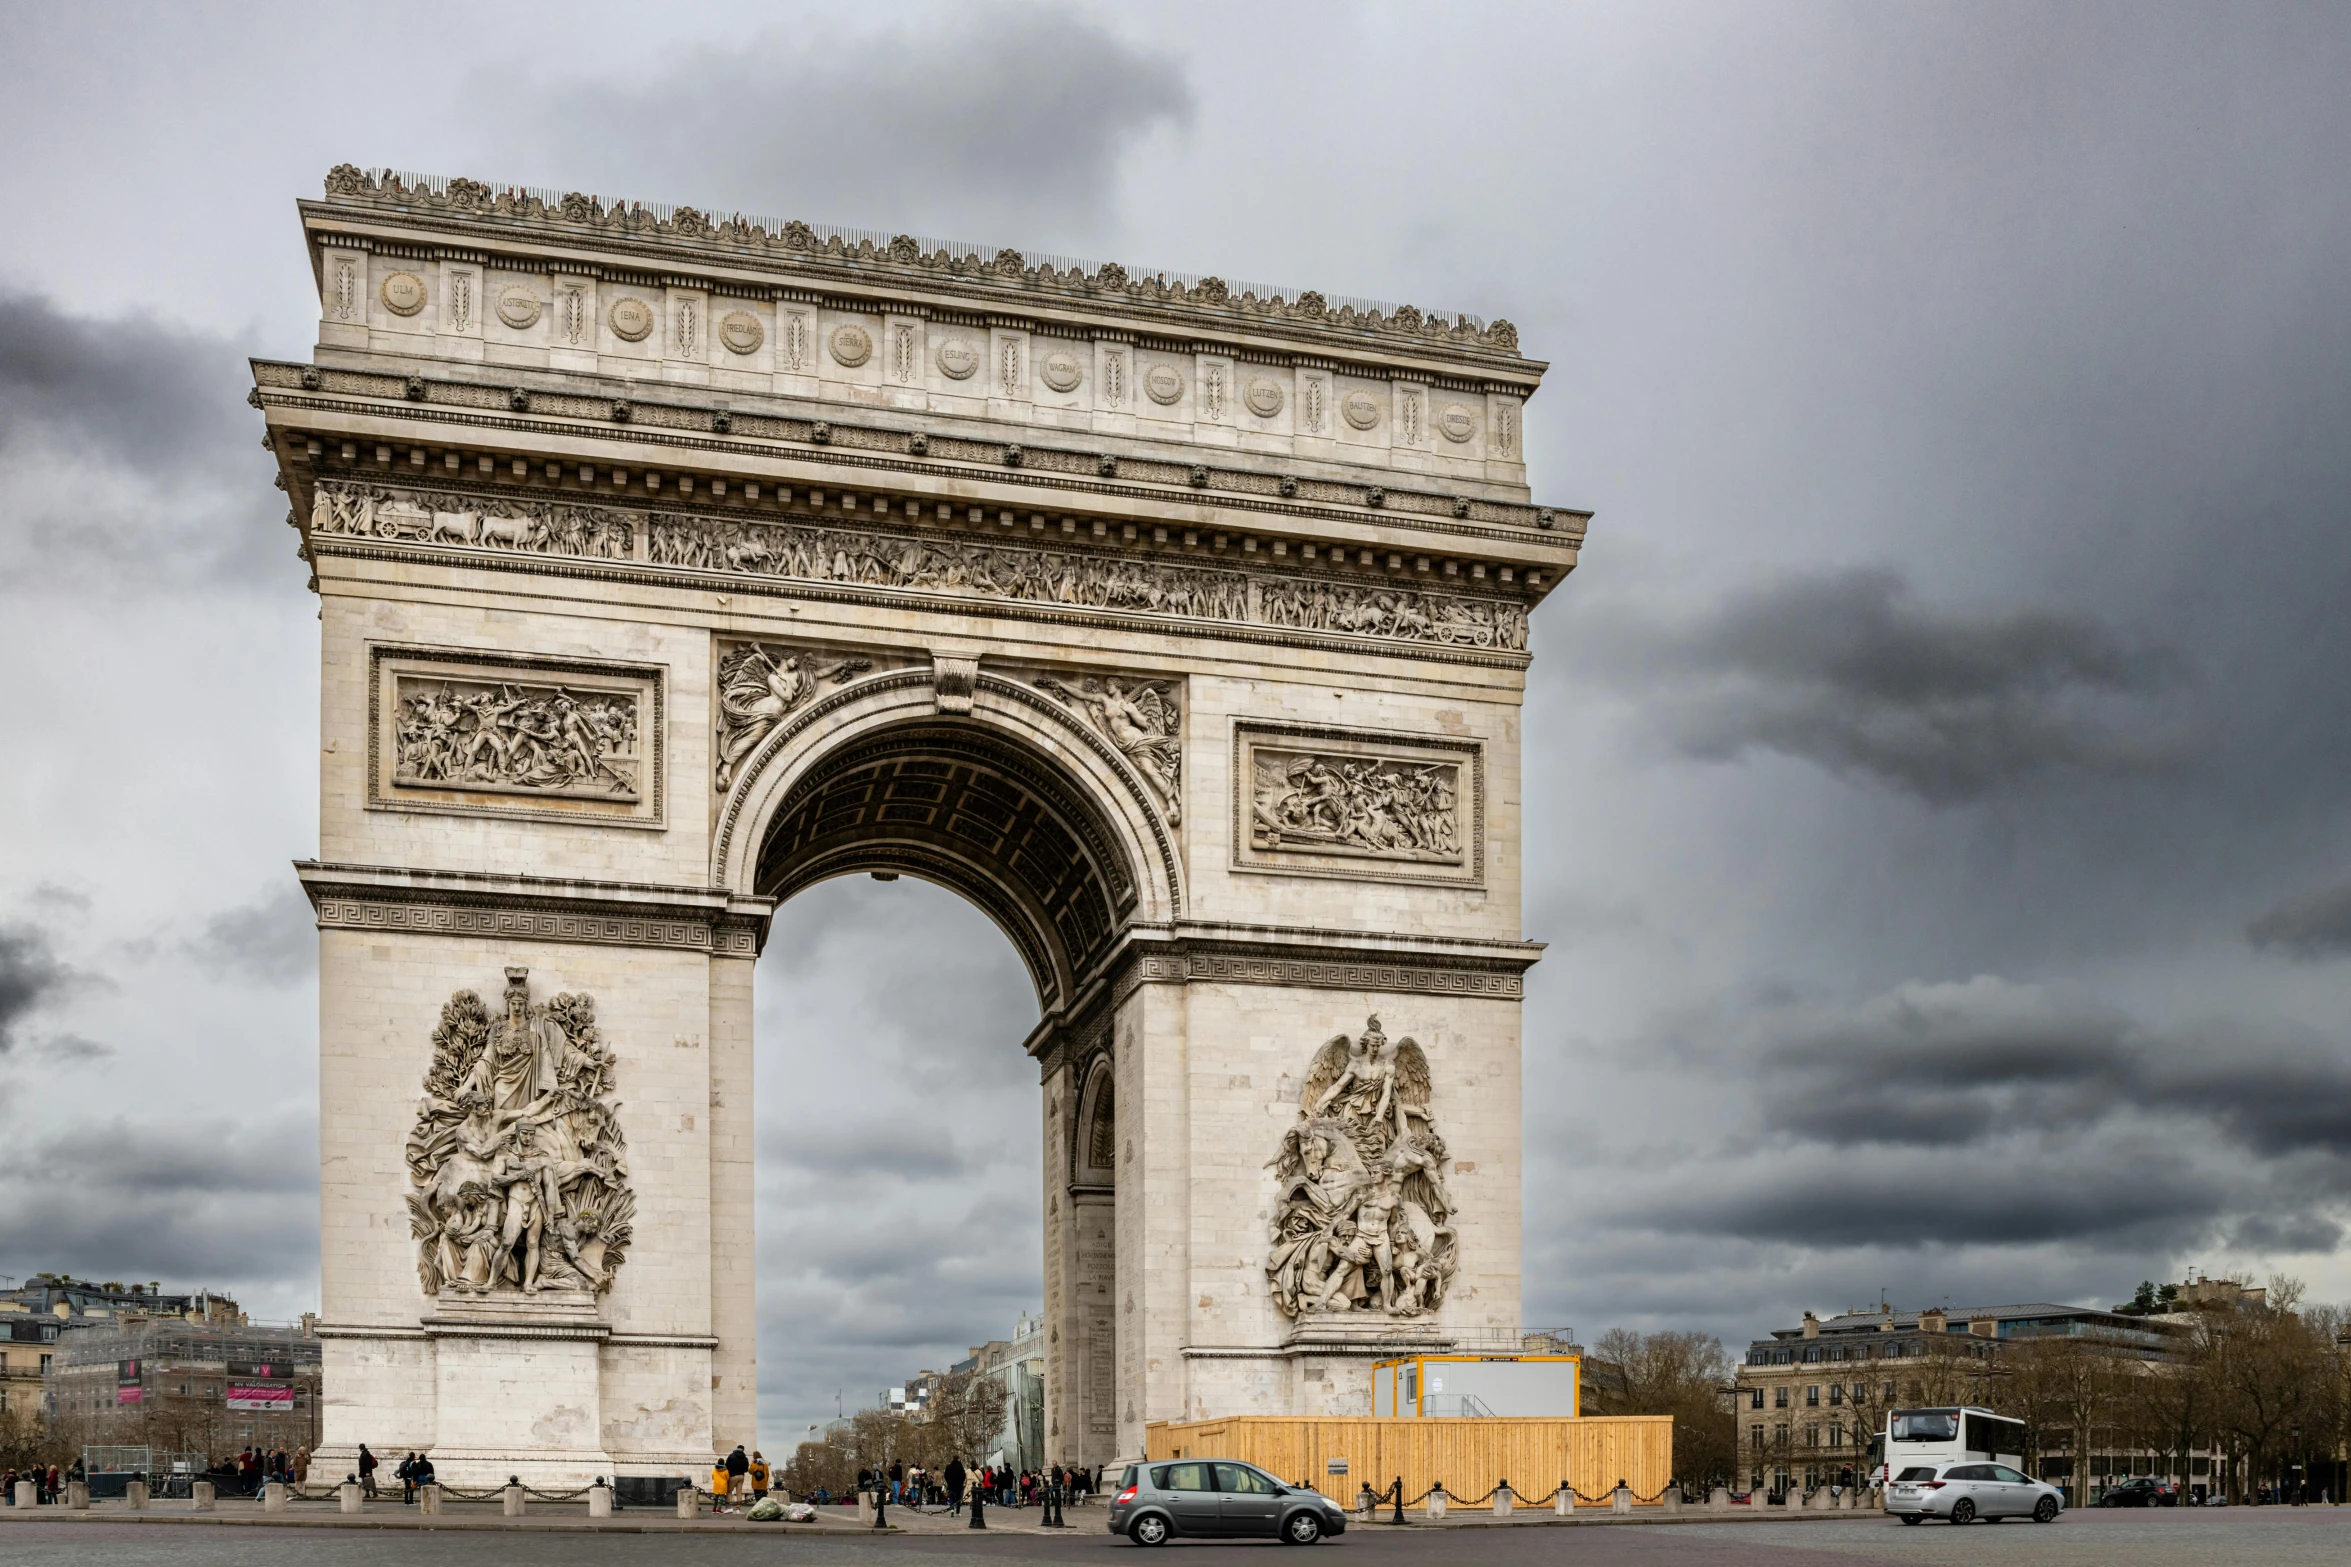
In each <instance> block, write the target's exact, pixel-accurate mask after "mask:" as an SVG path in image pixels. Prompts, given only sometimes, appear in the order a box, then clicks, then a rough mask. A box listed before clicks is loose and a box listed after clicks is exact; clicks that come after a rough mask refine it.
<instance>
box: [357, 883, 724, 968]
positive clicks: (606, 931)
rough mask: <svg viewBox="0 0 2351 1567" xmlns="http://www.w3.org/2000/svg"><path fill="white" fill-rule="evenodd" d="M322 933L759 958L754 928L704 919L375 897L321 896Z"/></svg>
mask: <svg viewBox="0 0 2351 1567" xmlns="http://www.w3.org/2000/svg"><path fill="white" fill-rule="evenodd" d="M318 925H319V928H320V929H321V930H380V931H386V932H398V933H405V934H411V935H427V936H496V937H501V938H504V939H508V940H518V941H577V942H588V943H592V944H595V945H599V946H615V947H669V948H683V949H685V950H688V951H694V952H711V953H716V954H719V955H721V956H727V957H738V956H739V957H754V956H756V955H757V954H758V950H759V942H758V937H757V935H756V934H755V933H754V932H752V931H751V930H749V929H733V928H724V927H722V928H719V929H717V930H715V931H714V930H713V928H712V926H711V925H710V923H709V922H708V921H704V920H673V919H655V918H645V917H639V916H631V915H608V914H578V913H558V912H556V911H554V910H550V909H501V908H477V907H473V906H471V905H467V904H453V903H412V902H406V901H397V902H395V901H392V900H389V899H374V898H336V897H326V898H321V899H320V900H319V903H318Z"/></svg>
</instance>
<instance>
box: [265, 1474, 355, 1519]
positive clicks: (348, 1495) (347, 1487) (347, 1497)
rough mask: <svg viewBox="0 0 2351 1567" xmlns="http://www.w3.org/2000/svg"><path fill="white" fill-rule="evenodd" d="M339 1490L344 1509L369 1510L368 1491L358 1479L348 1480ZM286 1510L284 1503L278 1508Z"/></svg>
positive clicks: (351, 1510)
mask: <svg viewBox="0 0 2351 1567" xmlns="http://www.w3.org/2000/svg"><path fill="white" fill-rule="evenodd" d="M339 1490H340V1492H341V1497H342V1503H343V1511H345V1512H347V1513H360V1512H365V1511H367V1493H366V1492H365V1491H362V1490H361V1489H360V1488H359V1482H358V1481H356V1480H346V1481H344V1482H343V1483H342V1485H341V1486H340V1487H339ZM285 1510H286V1509H285V1507H284V1506H283V1505H282V1504H281V1505H280V1506H279V1508H278V1511H279V1512H281V1513H282V1512H284V1511H285Z"/></svg>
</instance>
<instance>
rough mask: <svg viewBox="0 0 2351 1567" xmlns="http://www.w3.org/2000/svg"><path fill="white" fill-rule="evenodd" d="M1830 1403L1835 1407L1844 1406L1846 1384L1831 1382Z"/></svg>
mask: <svg viewBox="0 0 2351 1567" xmlns="http://www.w3.org/2000/svg"><path fill="white" fill-rule="evenodd" d="M1829 1402H1830V1403H1831V1404H1832V1405H1834V1404H1842V1403H1843V1402H1845V1384H1844V1383H1842V1382H1831V1383H1830V1384H1829Z"/></svg>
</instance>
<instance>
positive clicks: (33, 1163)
mask: <svg viewBox="0 0 2351 1567" xmlns="http://www.w3.org/2000/svg"><path fill="white" fill-rule="evenodd" d="M317 1215H318V1140H317V1135H316V1123H315V1121H314V1120H313V1119H312V1118H311V1117H310V1116H309V1115H307V1114H304V1115H301V1116H292V1117H288V1116H279V1117H274V1118H270V1119H264V1120H256V1121H235V1120H216V1119H211V1118H206V1119H199V1120H173V1119H154V1120H145V1119H140V1120H134V1119H129V1118H124V1117H117V1118H115V1119H114V1120H112V1121H111V1122H89V1123H86V1124H84V1125H82V1126H79V1127H76V1128H74V1129H73V1130H71V1131H66V1132H60V1133H57V1134H54V1135H52V1136H48V1137H44V1138H40V1139H38V1140H34V1139H26V1140H25V1141H23V1142H21V1143H19V1144H18V1145H17V1146H16V1147H15V1148H13V1149H11V1150H9V1151H8V1152H7V1153H5V1154H0V1257H11V1258H17V1259H21V1260H22V1261H23V1262H24V1265H25V1268H26V1269H28V1270H29V1269H30V1268H31V1267H34V1266H39V1267H45V1268H62V1269H65V1270H67V1271H70V1272H73V1273H79V1274H85V1275H90V1276H94V1277H98V1278H123V1277H132V1278H142V1279H144V1278H157V1277H167V1276H168V1277H177V1278H182V1279H203V1280H215V1281H225V1280H232V1279H240V1280H252V1281H264V1280H271V1281H275V1280H288V1279H294V1278H297V1277H299V1276H300V1275H302V1274H304V1273H306V1272H307V1271H308V1270H310V1269H312V1268H315V1267H316V1265H317Z"/></svg>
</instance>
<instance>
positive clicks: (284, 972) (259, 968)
mask: <svg viewBox="0 0 2351 1567" xmlns="http://www.w3.org/2000/svg"><path fill="white" fill-rule="evenodd" d="M181 948H182V950H183V951H184V952H186V953H187V955H188V956H189V957H191V958H193V959H195V960H196V961H197V962H198V963H199V964H201V965H203V966H205V967H206V968H208V969H216V970H226V971H227V972H229V973H230V974H234V975H237V976H240V977H242V978H246V979H252V980H258V981H260V982H261V983H263V984H266V985H293V984H298V983H300V982H301V981H303V980H305V979H309V978H311V977H312V976H313V975H315V974H316V973H317V972H318V929H317V926H316V924H315V922H314V921H313V920H312V918H311V910H310V900H309V899H308V898H306V897H304V896H303V895H302V889H301V888H300V887H298V886H296V885H295V884H294V883H293V881H292V879H291V878H288V879H287V881H286V883H285V884H284V885H283V886H281V887H279V888H278V889H277V890H276V891H275V892H270V893H265V894H263V895H262V896H261V897H260V898H258V899H256V900H255V901H254V902H252V903H248V904H244V905H242V906H240V907H238V908H234V909H229V910H227V911H225V912H223V913H219V914H215V915H213V916H212V917H211V918H210V919H207V920H206V921H205V922H204V928H203V929H202V930H201V931H199V932H198V933H197V934H196V935H194V936H191V937H189V938H188V939H187V940H186V941H184V942H182V943H181Z"/></svg>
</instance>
